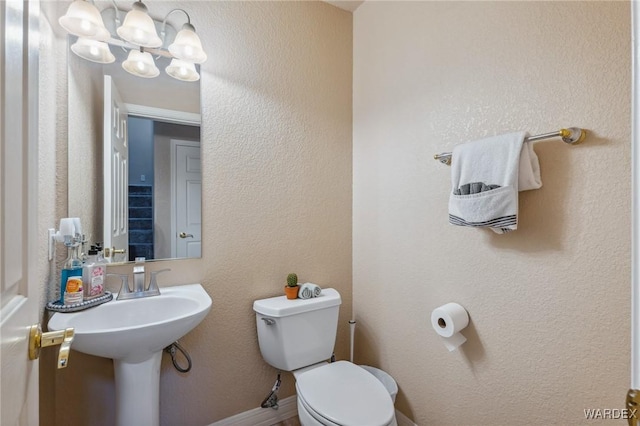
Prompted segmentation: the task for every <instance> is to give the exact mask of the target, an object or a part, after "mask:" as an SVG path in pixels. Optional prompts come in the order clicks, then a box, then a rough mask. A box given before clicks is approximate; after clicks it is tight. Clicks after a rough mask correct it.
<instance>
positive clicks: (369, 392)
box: [293, 361, 397, 426]
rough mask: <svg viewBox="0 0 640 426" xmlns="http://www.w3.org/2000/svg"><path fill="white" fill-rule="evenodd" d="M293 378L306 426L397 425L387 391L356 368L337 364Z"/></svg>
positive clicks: (372, 377)
mask: <svg viewBox="0 0 640 426" xmlns="http://www.w3.org/2000/svg"><path fill="white" fill-rule="evenodd" d="M293 374H294V377H295V378H296V392H297V396H298V417H299V418H300V422H301V424H303V425H304V426H320V425H323V426H334V425H335V426H396V425H397V423H396V420H395V411H394V408H393V402H392V401H391V396H390V395H389V393H388V392H387V390H386V388H385V387H384V386H383V385H382V384H381V383H380V381H379V380H378V379H376V378H375V377H374V376H373V375H371V374H370V373H368V372H367V371H366V370H364V369H363V368H360V367H358V366H357V365H355V364H352V363H350V362H348V361H338V362H334V363H331V364H324V365H322V366H320V367H318V368H314V369H312V370H306V371H304V372H302V373H300V374H297V373H296V372H295V371H294V372H293Z"/></svg>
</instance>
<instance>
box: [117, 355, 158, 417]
mask: <svg viewBox="0 0 640 426" xmlns="http://www.w3.org/2000/svg"><path fill="white" fill-rule="evenodd" d="M161 360H162V351H159V352H156V353H154V354H153V355H152V356H151V358H149V359H147V360H146V361H142V362H138V363H133V362H127V361H126V360H118V359H114V360H113V367H114V371H115V382H116V425H117V426H131V425H136V426H158V425H159V424H160V361H161Z"/></svg>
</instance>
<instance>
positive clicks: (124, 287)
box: [107, 274, 131, 300]
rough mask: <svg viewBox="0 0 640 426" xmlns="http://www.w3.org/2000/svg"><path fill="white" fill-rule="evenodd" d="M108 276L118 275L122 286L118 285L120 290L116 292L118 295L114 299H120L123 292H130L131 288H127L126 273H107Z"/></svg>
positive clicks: (127, 276) (127, 277) (127, 279)
mask: <svg viewBox="0 0 640 426" xmlns="http://www.w3.org/2000/svg"><path fill="white" fill-rule="evenodd" d="M107 276H108V277H119V278H120V280H122V286H121V287H120V291H119V292H118V297H117V298H116V300H118V299H120V298H121V297H122V296H124V295H125V294H129V293H131V288H129V275H127V274H107Z"/></svg>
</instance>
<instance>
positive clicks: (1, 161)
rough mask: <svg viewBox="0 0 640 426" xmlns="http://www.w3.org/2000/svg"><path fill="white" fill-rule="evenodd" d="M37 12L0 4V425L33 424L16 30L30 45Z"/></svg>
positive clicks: (26, 126) (30, 113) (27, 76)
mask: <svg viewBox="0 0 640 426" xmlns="http://www.w3.org/2000/svg"><path fill="white" fill-rule="evenodd" d="M38 11H39V4H38V2H37V1H30V2H22V1H21V0H19V1H17V0H6V1H3V2H0V43H1V45H2V51H3V60H2V62H0V80H4V81H2V83H3V84H0V87H2V88H3V89H0V90H2V93H1V94H2V104H1V105H2V108H1V109H0V117H1V127H0V134H1V135H2V148H1V149H0V166H1V167H0V175H1V178H0V182H1V183H0V184H1V185H2V189H1V190H0V203H2V213H1V216H0V240H2V244H0V276H1V277H2V282H1V283H0V354H1V356H0V363H1V368H0V378H1V380H0V395H1V398H0V401H1V406H0V424H2V425H5V424H6V425H15V424H20V425H34V426H35V425H37V424H38V361H37V360H35V361H29V357H28V340H29V326H30V325H32V324H35V323H37V322H38V320H39V318H38V299H39V297H38V296H39V295H38V285H37V265H38V264H39V263H41V262H42V261H41V260H38V261H37V262H29V259H37V256H38V247H37V245H38V239H37V235H36V231H37V229H38V218H37V207H38V184H37V183H38V174H37V173H38V172H37V167H38V134H37V128H38V115H37V114H38V50H37V49H38V42H37V41H31V40H28V39H27V38H25V37H24V31H23V29H24V28H25V26H28V29H29V32H28V38H29V39H30V38H31V37H36V40H37V31H38V30H37V28H38V24H39V22H38V21H39V16H38ZM27 17H28V18H27ZM26 19H28V22H25V20H26ZM23 59H27V63H26V66H25V64H24V62H23ZM22 83H26V84H22ZM29 100H31V101H30V102H29ZM25 107H26V108H25ZM43 237H45V236H43ZM45 238H46V237H45ZM41 243H44V240H42V241H41Z"/></svg>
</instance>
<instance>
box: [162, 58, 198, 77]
mask: <svg viewBox="0 0 640 426" xmlns="http://www.w3.org/2000/svg"><path fill="white" fill-rule="evenodd" d="M164 70H165V71H166V72H167V74H169V75H170V76H171V77H173V78H175V79H178V80H182V81H198V80H200V74H198V71H196V66H195V65H194V64H193V62H187V61H183V60H181V59H172V60H171V63H170V64H169V66H168V67H166V68H165V69H164Z"/></svg>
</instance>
